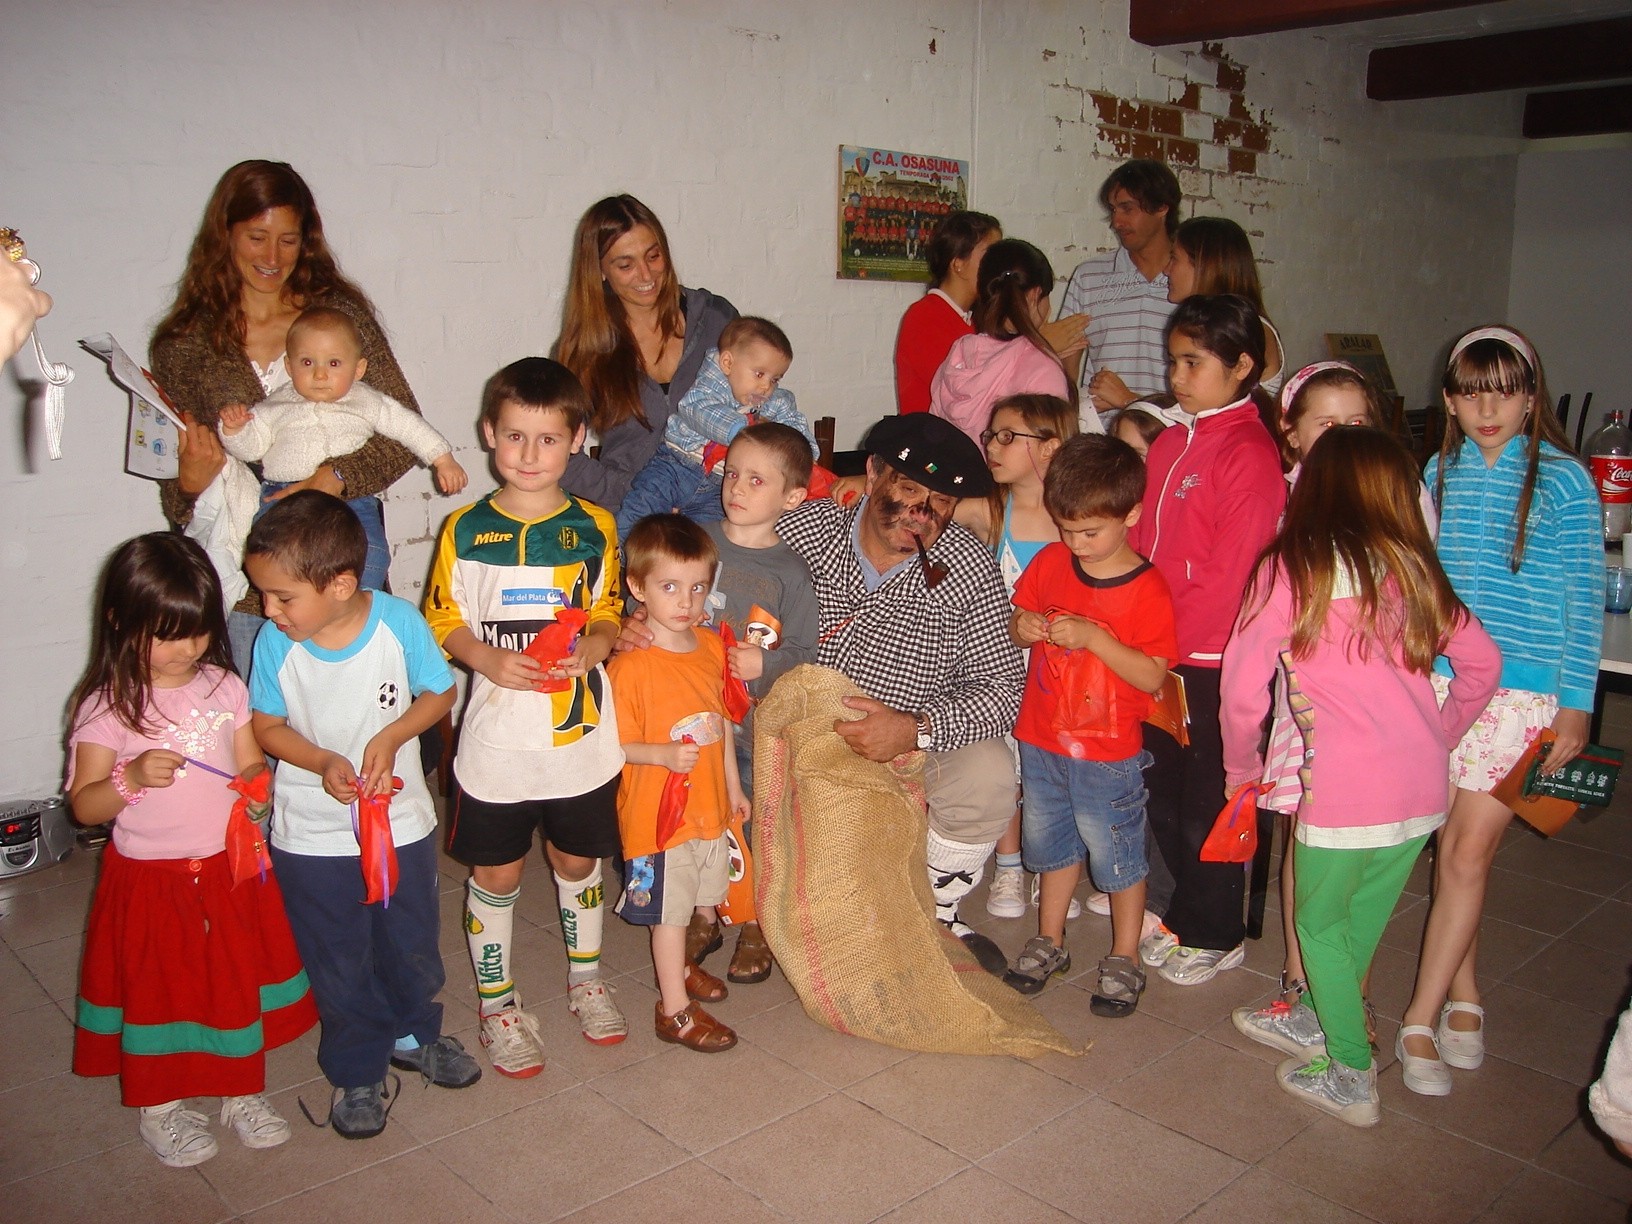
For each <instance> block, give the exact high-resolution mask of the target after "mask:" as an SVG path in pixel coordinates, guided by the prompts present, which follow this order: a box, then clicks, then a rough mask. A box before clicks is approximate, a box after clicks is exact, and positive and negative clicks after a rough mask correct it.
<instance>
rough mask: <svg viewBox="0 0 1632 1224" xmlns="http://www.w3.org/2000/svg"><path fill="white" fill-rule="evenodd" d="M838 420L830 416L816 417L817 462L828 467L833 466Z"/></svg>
mask: <svg viewBox="0 0 1632 1224" xmlns="http://www.w3.org/2000/svg"><path fill="white" fill-rule="evenodd" d="M835 424H836V422H835V421H834V420H833V418H832V417H830V416H825V417H817V418H816V427H815V433H816V462H817V463H819V464H821V465H822V466H823V467H825V468H827V469H828V470H829V471H831V470H832V468H833V429H834V426H835Z"/></svg>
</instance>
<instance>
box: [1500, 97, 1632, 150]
mask: <svg viewBox="0 0 1632 1224" xmlns="http://www.w3.org/2000/svg"><path fill="white" fill-rule="evenodd" d="M1606 132H1632V85H1606V86H1604V87H1602V88H1599V89H1561V90H1559V91H1557V92H1555V93H1533V94H1530V95H1529V96H1527V97H1526V98H1525V100H1524V134H1525V135H1526V136H1527V137H1529V138H1530V139H1531V140H1541V139H1544V138H1546V137H1549V136H1601V135H1603V134H1604V133H1606Z"/></svg>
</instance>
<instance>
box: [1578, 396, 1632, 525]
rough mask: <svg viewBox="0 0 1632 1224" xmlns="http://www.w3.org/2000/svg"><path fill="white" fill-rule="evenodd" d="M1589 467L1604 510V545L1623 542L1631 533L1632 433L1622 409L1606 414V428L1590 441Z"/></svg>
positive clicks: (1588, 452)
mask: <svg viewBox="0 0 1632 1224" xmlns="http://www.w3.org/2000/svg"><path fill="white" fill-rule="evenodd" d="M1587 465H1588V466H1589V467H1590V468H1591V469H1592V481H1593V483H1594V484H1595V485H1597V486H1598V500H1599V501H1600V502H1601V503H1602V504H1603V509H1604V543H1605V545H1614V544H1618V543H1620V540H1621V537H1622V536H1623V535H1625V534H1626V533H1627V532H1628V531H1632V433H1629V432H1628V431H1627V428H1626V415H1625V414H1624V413H1623V412H1621V411H1620V410H1619V409H1614V410H1612V411H1610V412H1607V413H1605V414H1604V427H1603V428H1602V429H1600V430H1599V431H1598V432H1597V433H1595V434H1593V435H1592V437H1591V438H1590V439H1588V441H1587Z"/></svg>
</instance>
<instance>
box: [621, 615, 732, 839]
mask: <svg viewBox="0 0 1632 1224" xmlns="http://www.w3.org/2000/svg"><path fill="white" fill-rule="evenodd" d="M692 632H694V633H695V634H696V635H697V649H696V650H692V651H687V652H686V653H685V654H676V653H675V652H674V651H672V650H664V649H663V648H662V647H660V646H648V647H647V648H646V649H645V650H628V651H625V652H624V653H622V654H620V655H615V656H614V657H613V658H612V660H611V662H609V663H608V664H607V666H606V670H607V674H608V675H609V676H611V678H612V701H613V704H614V705H615V706H616V708H617V711H618V739H619V740H620V741H621V742H622V743H624V744H661V743H663V742H665V741H668V740H678V739H681V738H682V737H684V736H687V735H689V736H691V738H692V739H693V740H694V741H695V742H696V744H697V746H698V747H699V748H700V749H702V752H701V755H699V756H698V758H697V764H696V765H695V766H693V767H692V770H691V791H690V797H689V798H688V799H687V801H686V812H685V818H684V820H683V822H682V823H681V826H680V829H679V830H678V831H677V832H676V833H675V835H674V836H673V837H672V838H670V840H669V845H668V846H663V847H660V846H659V845H658V844H657V808H658V804H659V803H660V802H661V801H662V798H663V787H664V785H665V784H666V783H667V782H668V780H669V771H668V770H667V769H665V768H663V767H662V766H661V765H630V764H625V765H624V767H623V778H622V780H621V781H620V782H619V784H618V835H619V837H620V839H621V840H622V842H623V857H624V858H631V859H632V858H640V857H641V856H642V855H647V854H656V853H657V852H658V851H659V850H660V849H669V848H670V847H673V846H678V845H680V844H681V843H682V842H688V841H692V840H694V839H699V838H700V839H703V840H709V839H712V838H716V837H720V836H722V835H723V834H724V832H725V826H726V815H727V812H728V811H729V807H730V805H729V803H728V802H727V799H726V792H725V728H726V722H725V702H724V699H723V698H722V696H721V692H720V689H721V685H722V683H723V681H724V678H725V647H724V646H723V645H722V644H721V642H720V636H719V634H717V633H715V632H714V631H713V630H711V629H694V630H693V631H692Z"/></svg>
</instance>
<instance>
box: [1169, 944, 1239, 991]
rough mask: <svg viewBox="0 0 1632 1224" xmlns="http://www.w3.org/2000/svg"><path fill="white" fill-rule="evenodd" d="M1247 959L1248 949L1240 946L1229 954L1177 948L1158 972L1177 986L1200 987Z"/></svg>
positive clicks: (1215, 950) (1204, 949) (1212, 949)
mask: <svg viewBox="0 0 1632 1224" xmlns="http://www.w3.org/2000/svg"><path fill="white" fill-rule="evenodd" d="M1246 959H1247V952H1246V948H1245V947H1244V946H1243V945H1240V944H1237V945H1236V946H1235V947H1233V948H1231V949H1230V950H1229V951H1228V952H1225V951H1222V950H1220V949H1218V948H1185V947H1177V948H1174V949H1173V951H1172V952H1170V953H1169V954H1168V957H1167V959H1166V960H1165V961H1163V962H1162V967H1161V968H1160V969H1158V970H1157V971H1156V972H1157V973H1160V974H1161V975H1162V977H1163V978H1165V979H1166V980H1167V981H1169V982H1172V983H1173V985H1175V986H1200V985H1201V984H1202V983H1203V982H1210V981H1212V980H1213V979H1214V978H1215V977H1217V976H1218V975H1219V974H1221V973H1223V972H1224V970H1226V969H1234V968H1235V967H1236V966H1237V965H1239V964H1240V963H1241V962H1242V961H1244V960H1246Z"/></svg>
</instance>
